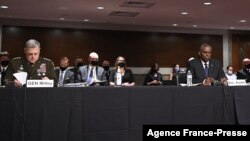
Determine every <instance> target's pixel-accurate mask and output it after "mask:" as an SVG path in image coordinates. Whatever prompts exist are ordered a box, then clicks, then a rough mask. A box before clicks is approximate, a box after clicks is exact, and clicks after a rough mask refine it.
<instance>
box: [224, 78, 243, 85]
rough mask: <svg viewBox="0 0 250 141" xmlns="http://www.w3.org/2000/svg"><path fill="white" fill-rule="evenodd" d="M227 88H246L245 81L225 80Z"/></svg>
mask: <svg viewBox="0 0 250 141" xmlns="http://www.w3.org/2000/svg"><path fill="white" fill-rule="evenodd" d="M227 84H228V86H246V85H247V83H246V80H245V79H238V80H227Z"/></svg>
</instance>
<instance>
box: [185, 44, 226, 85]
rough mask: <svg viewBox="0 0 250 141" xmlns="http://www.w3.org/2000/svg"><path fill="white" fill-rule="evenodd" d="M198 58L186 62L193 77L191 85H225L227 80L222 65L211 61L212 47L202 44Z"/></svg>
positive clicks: (213, 60)
mask: <svg viewBox="0 0 250 141" xmlns="http://www.w3.org/2000/svg"><path fill="white" fill-rule="evenodd" d="M198 55H199V58H195V59H193V60H191V61H189V62H188V69H187V70H190V71H191V73H192V76H193V83H201V84H203V85H218V84H226V82H227V78H226V76H225V73H224V71H223V69H222V65H221V64H220V63H219V62H218V61H217V60H215V59H212V58H211V56H212V46H211V45H209V44H207V43H204V44H202V45H201V46H200V50H199V52H198Z"/></svg>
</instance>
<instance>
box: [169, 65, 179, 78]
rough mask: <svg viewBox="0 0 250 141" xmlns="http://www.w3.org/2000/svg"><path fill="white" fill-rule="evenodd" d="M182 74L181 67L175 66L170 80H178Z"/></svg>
mask: <svg viewBox="0 0 250 141" xmlns="http://www.w3.org/2000/svg"><path fill="white" fill-rule="evenodd" d="M179 72H180V65H179V64H175V65H174V67H173V70H172V73H171V74H170V80H176V75H177V74H178V73H179Z"/></svg>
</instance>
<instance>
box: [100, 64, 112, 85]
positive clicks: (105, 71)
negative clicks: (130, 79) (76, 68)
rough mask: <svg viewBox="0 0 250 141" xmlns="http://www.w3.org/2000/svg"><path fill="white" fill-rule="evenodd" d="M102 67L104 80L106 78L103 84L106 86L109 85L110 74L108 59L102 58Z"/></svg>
mask: <svg viewBox="0 0 250 141" xmlns="http://www.w3.org/2000/svg"><path fill="white" fill-rule="evenodd" d="M102 67H103V69H104V75H105V77H106V80H107V81H106V83H105V85H106V86H108V85H109V76H110V73H111V70H110V63H109V61H107V60H104V61H103V62H102Z"/></svg>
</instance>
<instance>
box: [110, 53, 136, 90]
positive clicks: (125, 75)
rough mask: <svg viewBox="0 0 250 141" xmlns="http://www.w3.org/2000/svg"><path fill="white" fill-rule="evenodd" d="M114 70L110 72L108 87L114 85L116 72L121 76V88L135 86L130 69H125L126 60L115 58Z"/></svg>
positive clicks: (120, 57)
mask: <svg viewBox="0 0 250 141" xmlns="http://www.w3.org/2000/svg"><path fill="white" fill-rule="evenodd" d="M115 67H116V68H115V70H112V71H111V74H110V77H109V84H110V86H115V85H116V79H115V78H116V75H117V72H120V73H121V75H122V86H134V85H135V79H134V75H133V73H132V71H131V70H130V69H127V65H126V60H125V58H124V57H122V56H119V57H117V59H116V61H115Z"/></svg>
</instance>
